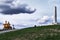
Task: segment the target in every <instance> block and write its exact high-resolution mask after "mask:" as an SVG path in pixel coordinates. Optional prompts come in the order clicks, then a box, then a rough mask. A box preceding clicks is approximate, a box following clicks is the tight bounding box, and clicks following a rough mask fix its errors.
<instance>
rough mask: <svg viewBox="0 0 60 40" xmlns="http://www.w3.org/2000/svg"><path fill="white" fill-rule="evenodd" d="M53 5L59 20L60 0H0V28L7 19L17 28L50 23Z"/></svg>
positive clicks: (59, 20) (52, 15)
mask: <svg viewBox="0 0 60 40" xmlns="http://www.w3.org/2000/svg"><path fill="white" fill-rule="evenodd" d="M54 6H57V15H58V16H57V19H58V22H60V18H59V17H60V14H59V13H60V12H59V11H60V0H0V28H3V23H4V21H9V22H10V23H11V25H15V28H17V29H21V28H26V27H32V26H34V25H37V26H39V25H47V24H51V23H52V22H53V17H54Z"/></svg>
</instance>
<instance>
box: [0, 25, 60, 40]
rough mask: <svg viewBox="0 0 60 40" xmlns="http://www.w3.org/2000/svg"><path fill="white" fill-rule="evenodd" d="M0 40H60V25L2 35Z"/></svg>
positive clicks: (32, 28) (38, 27) (26, 29)
mask: <svg viewBox="0 0 60 40" xmlns="http://www.w3.org/2000/svg"><path fill="white" fill-rule="evenodd" d="M0 40H60V25H50V26H37V27H31V28H25V29H22V30H17V31H12V32H7V33H3V34H0Z"/></svg>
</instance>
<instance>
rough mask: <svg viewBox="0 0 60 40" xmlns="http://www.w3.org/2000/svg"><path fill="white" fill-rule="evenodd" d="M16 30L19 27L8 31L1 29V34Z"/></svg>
mask: <svg viewBox="0 0 60 40" xmlns="http://www.w3.org/2000/svg"><path fill="white" fill-rule="evenodd" d="M16 30H18V29H13V30H6V31H0V34H2V33H6V32H10V31H16Z"/></svg>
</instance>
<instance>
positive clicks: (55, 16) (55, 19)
mask: <svg viewBox="0 0 60 40" xmlns="http://www.w3.org/2000/svg"><path fill="white" fill-rule="evenodd" d="M54 11H55V12H54V24H57V7H56V6H55V10H54Z"/></svg>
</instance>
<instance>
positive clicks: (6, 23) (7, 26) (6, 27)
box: [3, 21, 12, 30]
mask: <svg viewBox="0 0 60 40" xmlns="http://www.w3.org/2000/svg"><path fill="white" fill-rule="evenodd" d="M3 26H4V28H3V29H4V30H10V29H12V27H11V26H10V23H9V22H7V21H5V23H4V24H3Z"/></svg>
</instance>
